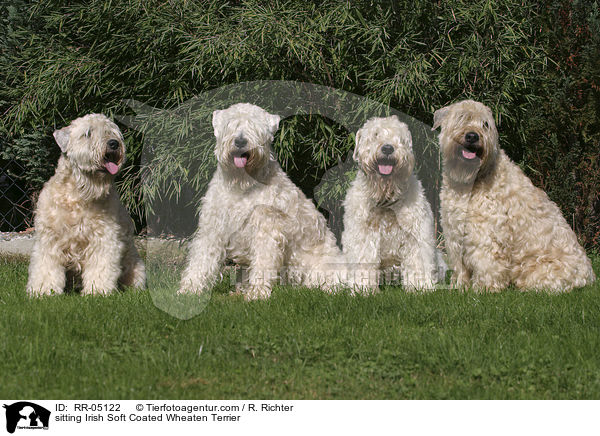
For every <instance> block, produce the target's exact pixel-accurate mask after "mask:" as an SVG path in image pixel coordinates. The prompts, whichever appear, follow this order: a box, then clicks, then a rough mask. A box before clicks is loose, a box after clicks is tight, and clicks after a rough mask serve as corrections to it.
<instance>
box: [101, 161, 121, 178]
mask: <svg viewBox="0 0 600 436" xmlns="http://www.w3.org/2000/svg"><path fill="white" fill-rule="evenodd" d="M104 167H105V168H106V169H107V171H108V172H109V173H111V174H112V175H113V176H114V175H115V174H117V171H119V166H118V165H117V164H116V163H114V162H105V163H104Z"/></svg>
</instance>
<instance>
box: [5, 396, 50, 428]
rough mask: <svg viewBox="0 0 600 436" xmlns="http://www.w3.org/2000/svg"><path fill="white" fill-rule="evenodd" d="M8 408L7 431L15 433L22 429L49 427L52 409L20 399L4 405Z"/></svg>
mask: <svg viewBox="0 0 600 436" xmlns="http://www.w3.org/2000/svg"><path fill="white" fill-rule="evenodd" d="M4 408H5V409H6V431H8V432H9V433H14V432H15V430H16V429H17V427H18V428H20V429H22V428H24V429H37V428H43V429H47V428H48V424H49V421H50V411H49V410H48V409H45V408H43V407H42V406H38V405H37V404H35V403H30V402H28V401H19V402H18V403H13V404H11V405H6V404H5V405H4Z"/></svg>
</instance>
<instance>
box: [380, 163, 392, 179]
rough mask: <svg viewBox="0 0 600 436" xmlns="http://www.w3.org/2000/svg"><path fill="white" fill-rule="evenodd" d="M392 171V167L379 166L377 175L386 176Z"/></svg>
mask: <svg viewBox="0 0 600 436" xmlns="http://www.w3.org/2000/svg"><path fill="white" fill-rule="evenodd" d="M393 169H394V166H393V165H379V173H380V174H384V175H386V176H387V175H388V174H391V172H392V170H393Z"/></svg>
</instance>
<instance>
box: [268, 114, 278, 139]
mask: <svg viewBox="0 0 600 436" xmlns="http://www.w3.org/2000/svg"><path fill="white" fill-rule="evenodd" d="M268 120H269V129H270V130H271V134H272V135H275V132H277V129H279V121H281V117H280V116H279V115H273V114H269V115H268Z"/></svg>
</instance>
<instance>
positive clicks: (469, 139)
mask: <svg viewBox="0 0 600 436" xmlns="http://www.w3.org/2000/svg"><path fill="white" fill-rule="evenodd" d="M457 153H458V154H459V156H460V157H461V158H462V160H464V161H467V162H478V160H479V159H481V155H482V154H483V147H482V146H481V143H480V142H479V135H478V134H477V133H475V132H467V133H466V134H465V138H464V142H463V143H462V144H461V145H460V147H458V150H457Z"/></svg>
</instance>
